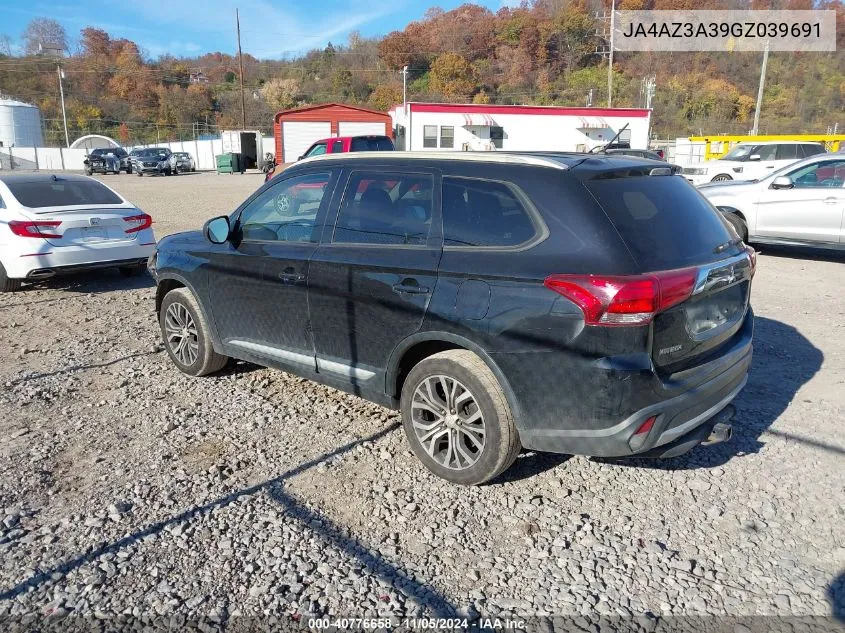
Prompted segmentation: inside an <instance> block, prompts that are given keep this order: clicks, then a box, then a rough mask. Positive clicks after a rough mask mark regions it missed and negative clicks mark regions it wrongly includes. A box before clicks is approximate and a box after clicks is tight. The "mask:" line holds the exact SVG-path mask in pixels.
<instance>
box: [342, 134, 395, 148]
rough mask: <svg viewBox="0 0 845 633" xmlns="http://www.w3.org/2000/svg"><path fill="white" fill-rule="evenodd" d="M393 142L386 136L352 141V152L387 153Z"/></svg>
mask: <svg viewBox="0 0 845 633" xmlns="http://www.w3.org/2000/svg"><path fill="white" fill-rule="evenodd" d="M392 149H393V142H392V141H391V140H390V139H389V138H387V137H386V136H371V137H360V138H353V139H352V147H351V151H353V152H389V151H391V150H392Z"/></svg>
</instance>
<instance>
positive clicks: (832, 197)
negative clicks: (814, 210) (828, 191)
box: [824, 196, 839, 204]
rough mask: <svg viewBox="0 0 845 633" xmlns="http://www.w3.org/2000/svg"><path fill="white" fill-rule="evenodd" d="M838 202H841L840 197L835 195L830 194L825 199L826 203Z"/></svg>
mask: <svg viewBox="0 0 845 633" xmlns="http://www.w3.org/2000/svg"><path fill="white" fill-rule="evenodd" d="M837 202H839V198H836V197H834V196H828V197H827V198H825V199H824V203H825V204H836V203H837Z"/></svg>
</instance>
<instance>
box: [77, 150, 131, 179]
mask: <svg viewBox="0 0 845 633" xmlns="http://www.w3.org/2000/svg"><path fill="white" fill-rule="evenodd" d="M82 162H83V164H84V165H85V173H86V174H87V175H89V176H90V175H91V174H119V173H120V172H121V171H125V172H126V173H127V174H130V173H132V165H131V163H130V162H129V154H127V153H126V150H125V149H123V148H122V147H98V148H96V149H92V150H91V151H90V152H89V153H88V155H87V156H86V157H85V160H84V161H82Z"/></svg>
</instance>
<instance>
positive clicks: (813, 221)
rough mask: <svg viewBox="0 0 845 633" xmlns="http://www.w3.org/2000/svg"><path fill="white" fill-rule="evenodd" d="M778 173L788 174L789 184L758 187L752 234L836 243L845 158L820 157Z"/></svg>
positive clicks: (844, 198)
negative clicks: (777, 186)
mask: <svg viewBox="0 0 845 633" xmlns="http://www.w3.org/2000/svg"><path fill="white" fill-rule="evenodd" d="M780 175H783V176H787V177H789V178H790V179H791V180H792V183H793V186H792V188H789V189H773V188H771V186H770V187H768V188H765V189H763V190H762V191H761V193H760V197H759V199H758V201H757V224H756V228H755V233H756V235H757V236H759V237H761V238H767V237H768V238H774V239H781V240H795V241H799V242H806V243H810V244H812V243H822V244H836V243H838V242H839V241H840V239H841V234H842V216H843V212H845V189H843V180H845V158H839V159H836V158H829V159H822V158H820V159H819V160H818V161H814V162H812V163H810V164H805V165H803V166H802V167H798V168H796V169H792V170H788V171H786V172H783V173H781V174H780Z"/></svg>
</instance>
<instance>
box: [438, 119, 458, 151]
mask: <svg viewBox="0 0 845 633" xmlns="http://www.w3.org/2000/svg"><path fill="white" fill-rule="evenodd" d="M440 147H448V148H450V149H451V148H452V147H455V128H454V127H453V126H451V125H441V126H440Z"/></svg>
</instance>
